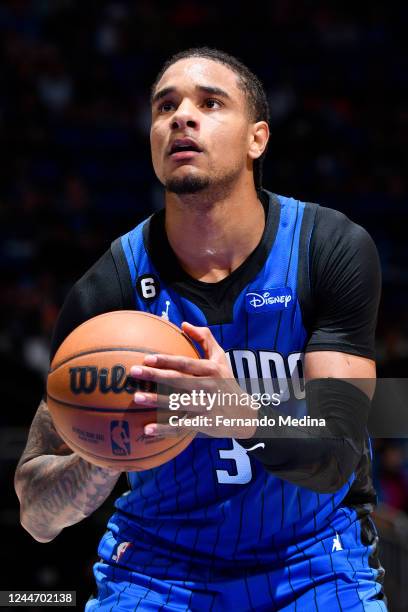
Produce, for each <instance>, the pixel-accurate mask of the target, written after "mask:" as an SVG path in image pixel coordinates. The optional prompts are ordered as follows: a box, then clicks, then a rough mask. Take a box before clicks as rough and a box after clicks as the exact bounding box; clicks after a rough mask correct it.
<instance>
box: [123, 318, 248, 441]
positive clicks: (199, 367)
mask: <svg viewBox="0 0 408 612" xmlns="http://www.w3.org/2000/svg"><path fill="white" fill-rule="evenodd" d="M182 329H183V331H184V332H185V333H186V334H187V335H188V336H189V337H190V338H191V339H192V340H194V341H196V342H197V343H198V344H199V345H200V346H201V348H202V350H203V353H204V358H203V359H192V358H189V357H183V356H177V355H161V354H157V355H147V356H146V357H145V359H144V362H143V365H141V366H133V367H132V368H131V370H130V374H131V375H132V376H133V377H134V378H137V379H139V380H144V381H150V382H153V383H156V384H157V385H159V387H160V385H170V386H171V387H172V389H173V390H174V391H177V392H178V393H179V394H181V393H190V394H192V393H194V392H195V394H196V395H195V397H196V398H197V397H198V399H201V398H203V397H204V395H203V394H211V397H212V398H213V399H214V403H211V402H210V404H205V402H202V401H200V402H199V405H192V404H190V405H183V406H180V409H179V410H178V411H177V412H176V411H175V412H173V411H170V410H169V396H168V395H160V394H157V393H148V392H141V391H138V392H137V393H135V395H134V401H135V403H136V404H138V405H140V406H144V407H154V408H159V409H160V408H163V409H165V410H166V419H167V422H163V423H149V424H148V425H146V426H145V429H144V433H145V434H146V435H153V436H157V435H160V436H166V435H176V434H180V435H181V434H183V435H184V434H185V433H186V431H187V430H188V431H196V432H197V431H202V432H203V433H205V434H207V435H210V436H214V437H234V438H249V437H251V436H252V435H253V434H254V432H255V429H256V428H255V427H252V426H247V427H242V426H234V425H232V426H231V425H230V424H228V425H225V426H224V425H223V423H221V422H220V420H222V419H219V418H218V419H217V416H221V417H224V416H225V417H227V418H228V419H231V418H232V417H234V418H237V417H241V418H251V419H253V418H254V417H256V412H255V411H254V410H253V409H252V408H250V406H249V405H248V402H247V403H246V405H242V398H248V394H247V393H245V392H244V391H243V390H242V389H241V387H240V386H239V385H238V383H237V382H236V381H235V379H234V375H233V372H232V370H231V368H230V365H229V363H228V360H227V357H226V355H225V353H224V351H223V349H222V348H221V346H220V345H219V344H218V342H217V341H216V340H215V338H214V336H213V335H212V333H211V331H210V330H209V329H208V327H196V326H195V325H191V324H190V323H183V324H182ZM223 394H234V395H233V397H235V396H236V397H237V398H239V399H240V400H241V403H240V401H237V402H236V403H235V404H233V405H221V404H222V402H218V401H215V398H217V400H218V398H219V397H222V395H223ZM174 395H175V394H172V396H174ZM205 397H208V395H206V396H205ZM227 397H229V395H227ZM244 403H245V402H244ZM177 414H178V416H180V417H181V416H186V417H187V418H192V417H193V416H197V415H202V416H203V417H207V420H206V422H205V424H204V423H203V424H195V425H194V426H185V425H183V424H181V425H179V426H175V425H170V424H168V417H169V415H170V416H173V415H177ZM180 421H181V419H180ZM181 422H182V421H181Z"/></svg>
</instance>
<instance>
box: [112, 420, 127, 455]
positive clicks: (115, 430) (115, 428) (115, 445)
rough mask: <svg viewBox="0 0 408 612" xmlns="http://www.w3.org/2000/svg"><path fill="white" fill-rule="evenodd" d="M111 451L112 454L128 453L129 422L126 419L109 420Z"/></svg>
mask: <svg viewBox="0 0 408 612" xmlns="http://www.w3.org/2000/svg"><path fill="white" fill-rule="evenodd" d="M110 434H111V443H112V453H113V454H114V455H120V456H122V457H123V456H124V455H130V436H129V423H128V422H127V421H111V425H110Z"/></svg>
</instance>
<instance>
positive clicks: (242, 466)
mask: <svg viewBox="0 0 408 612" xmlns="http://www.w3.org/2000/svg"><path fill="white" fill-rule="evenodd" d="M218 453H219V455H220V459H228V460H230V461H231V460H232V461H235V465H236V469H235V472H236V473H235V474H230V473H229V472H228V471H227V470H216V472H217V480H218V482H219V483H220V484H239V485H242V484H247V483H248V482H250V481H251V478H252V468H251V461H250V460H249V457H248V455H247V452H246V450H245V448H243V447H242V446H241V445H240V444H238V442H237V441H236V440H234V439H232V448H231V449H224V448H220V449H218Z"/></svg>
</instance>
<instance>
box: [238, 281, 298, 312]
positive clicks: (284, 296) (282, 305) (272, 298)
mask: <svg viewBox="0 0 408 612" xmlns="http://www.w3.org/2000/svg"><path fill="white" fill-rule="evenodd" d="M245 301H246V311H247V312H255V313H257V312H270V311H273V310H285V309H286V308H288V306H289V305H290V303H291V301H292V290H291V288H290V287H276V288H273V289H260V290H259V291H251V292H250V293H247V294H246V296H245Z"/></svg>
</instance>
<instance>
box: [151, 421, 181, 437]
mask: <svg viewBox="0 0 408 612" xmlns="http://www.w3.org/2000/svg"><path fill="white" fill-rule="evenodd" d="M186 433H187V428H185V427H182V426H181V425H169V424H168V423H148V425H145V427H144V434H145V435H146V436H149V437H152V438H156V437H163V438H170V437H183V436H185V434H186Z"/></svg>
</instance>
